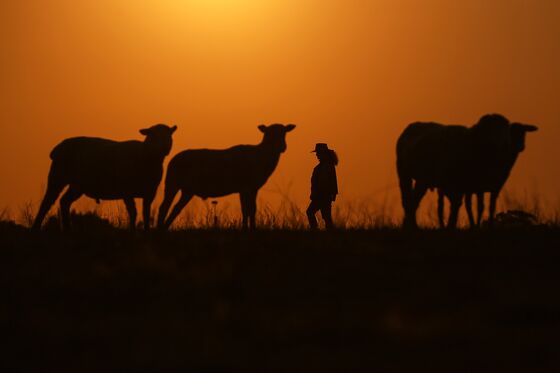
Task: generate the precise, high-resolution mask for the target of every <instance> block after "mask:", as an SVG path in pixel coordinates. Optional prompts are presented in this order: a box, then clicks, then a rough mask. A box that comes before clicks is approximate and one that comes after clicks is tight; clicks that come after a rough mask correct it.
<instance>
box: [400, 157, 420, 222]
mask: <svg viewBox="0 0 560 373" xmlns="http://www.w3.org/2000/svg"><path fill="white" fill-rule="evenodd" d="M397 166H398V165H397ZM397 169H398V167H397ZM399 187H400V190H401V203H402V207H403V209H404V221H403V226H404V227H414V226H416V219H412V216H411V210H412V209H411V205H412V203H413V190H412V178H409V177H406V176H404V175H402V173H401V172H400V170H399Z"/></svg>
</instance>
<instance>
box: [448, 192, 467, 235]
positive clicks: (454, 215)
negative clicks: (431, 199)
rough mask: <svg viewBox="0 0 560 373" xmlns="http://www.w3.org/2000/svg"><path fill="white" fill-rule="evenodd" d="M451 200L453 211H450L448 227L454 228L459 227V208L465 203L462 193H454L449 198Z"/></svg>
mask: <svg viewBox="0 0 560 373" xmlns="http://www.w3.org/2000/svg"><path fill="white" fill-rule="evenodd" d="M449 199H450V200H451V212H450V213H449V221H448V222H447V228H450V229H454V228H456V227H457V220H458V216H459V209H460V208H461V204H462V203H463V195H462V194H453V195H451V196H450V198H449Z"/></svg>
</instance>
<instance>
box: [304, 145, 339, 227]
mask: <svg viewBox="0 0 560 373" xmlns="http://www.w3.org/2000/svg"><path fill="white" fill-rule="evenodd" d="M312 153H315V155H316V156H317V159H318V160H319V164H318V165H317V166H315V168H314V169H313V174H312V176H311V203H310V204H309V207H308V208H307V218H308V219H309V226H310V228H311V229H317V219H316V218H315V214H316V213H317V211H319V210H320V211H321V217H322V218H323V220H324V221H325V227H326V228H327V229H328V230H332V229H333V228H334V226H333V222H332V215H331V205H332V203H333V202H334V200H335V199H336V195H337V194H338V185H337V181H336V169H335V167H336V165H337V164H338V157H337V155H336V153H335V152H334V150H332V149H329V148H328V146H327V144H323V143H319V144H316V145H315V150H313V151H312Z"/></svg>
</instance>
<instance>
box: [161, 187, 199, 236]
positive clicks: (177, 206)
mask: <svg viewBox="0 0 560 373" xmlns="http://www.w3.org/2000/svg"><path fill="white" fill-rule="evenodd" d="M192 197H193V195H192V194H188V193H185V192H184V191H183V192H181V198H179V201H177V203H176V204H175V206H174V207H173V210H172V211H171V214H170V215H169V217H168V218H167V221H166V222H165V225H164V226H163V228H164V229H167V228H169V227H170V226H171V224H173V221H174V220H175V219H176V218H177V216H179V214H180V213H181V210H183V208H184V207H185V206H186V205H187V203H189V201H190V200H191V198H192Z"/></svg>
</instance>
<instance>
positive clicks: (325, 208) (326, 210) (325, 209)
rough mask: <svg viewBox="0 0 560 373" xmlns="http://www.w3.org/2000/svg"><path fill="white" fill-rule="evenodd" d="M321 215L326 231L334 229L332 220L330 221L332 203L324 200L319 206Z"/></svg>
mask: <svg viewBox="0 0 560 373" xmlns="http://www.w3.org/2000/svg"><path fill="white" fill-rule="evenodd" d="M321 217H322V218H323V220H324V221H325V227H326V228H327V230H328V231H331V230H333V229H334V225H333V221H332V205H331V202H330V201H328V202H324V203H323V204H322V206H321Z"/></svg>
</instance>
